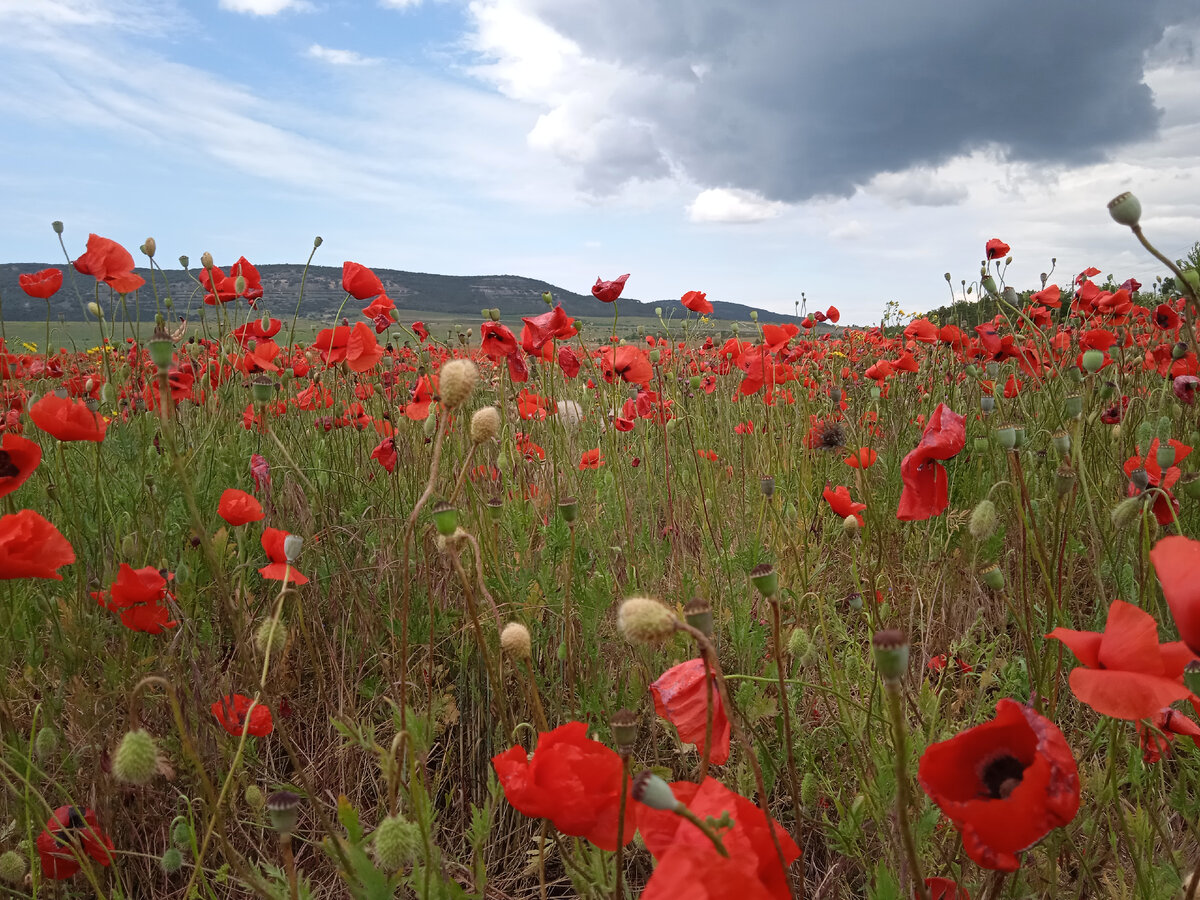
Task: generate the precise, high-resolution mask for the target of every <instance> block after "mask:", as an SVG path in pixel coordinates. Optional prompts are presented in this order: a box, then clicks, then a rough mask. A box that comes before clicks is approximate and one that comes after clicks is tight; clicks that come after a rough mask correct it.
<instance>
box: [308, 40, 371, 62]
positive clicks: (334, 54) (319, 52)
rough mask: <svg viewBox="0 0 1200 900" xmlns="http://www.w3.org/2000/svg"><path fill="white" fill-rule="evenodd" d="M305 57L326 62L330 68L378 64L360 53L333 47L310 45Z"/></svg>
mask: <svg viewBox="0 0 1200 900" xmlns="http://www.w3.org/2000/svg"><path fill="white" fill-rule="evenodd" d="M306 55H307V56H308V57H309V58H311V59H319V60H320V61H321V62H327V63H329V64H330V65H331V66H374V65H378V64H379V62H380V61H379V60H378V59H376V58H375V57H373V56H363V55H362V54H360V53H355V52H354V51H353V50H336V49H334V48H333V47H323V46H321V45H320V44H313V45H311V46H310V47H309V48H308V51H307V53H306Z"/></svg>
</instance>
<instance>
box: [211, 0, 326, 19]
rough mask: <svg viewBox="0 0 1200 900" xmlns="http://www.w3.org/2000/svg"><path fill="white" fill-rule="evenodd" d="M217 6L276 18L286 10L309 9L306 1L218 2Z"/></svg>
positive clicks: (227, 0) (231, 10)
mask: <svg viewBox="0 0 1200 900" xmlns="http://www.w3.org/2000/svg"><path fill="white" fill-rule="evenodd" d="M217 5H218V6H220V7H221V9H227V10H229V11H230V12H237V13H246V14H248V15H252V16H277V15H279V13H281V12H283V11H285V10H288V9H296V10H300V9H311V8H312V7H311V5H310V4H309V3H308V2H306V0H219V2H218V4H217Z"/></svg>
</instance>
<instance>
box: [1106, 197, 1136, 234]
mask: <svg viewBox="0 0 1200 900" xmlns="http://www.w3.org/2000/svg"><path fill="white" fill-rule="evenodd" d="M1108 214H1109V215H1110V216H1112V218H1113V221H1114V222H1116V223H1117V224H1118V225H1128V226H1129V227H1130V228H1133V227H1134V226H1135V225H1137V223H1138V220H1140V219H1141V218H1142V204H1141V202H1140V201H1139V200H1138V198H1137V197H1135V196H1133V194H1131V193H1130V192H1129V191H1125V193H1123V194H1117V196H1115V197H1113V198H1112V199H1111V200H1109V201H1108Z"/></svg>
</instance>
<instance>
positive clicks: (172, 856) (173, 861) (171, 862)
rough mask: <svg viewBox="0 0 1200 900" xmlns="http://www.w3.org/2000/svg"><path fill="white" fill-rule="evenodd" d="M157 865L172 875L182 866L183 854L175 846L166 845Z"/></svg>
mask: <svg viewBox="0 0 1200 900" xmlns="http://www.w3.org/2000/svg"><path fill="white" fill-rule="evenodd" d="M158 865H159V868H161V869H162V870H163V871H164V872H166V873H167V874H168V875H174V874H175V873H176V872H178V871H179V870H180V869H182V868H183V854H182V853H180V852H179V849H178V848H177V847H168V848H167V850H166V852H165V853H164V854H163V855H162V857H161V858H160V859H159V861H158Z"/></svg>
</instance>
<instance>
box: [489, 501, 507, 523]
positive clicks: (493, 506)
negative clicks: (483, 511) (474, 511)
mask: <svg viewBox="0 0 1200 900" xmlns="http://www.w3.org/2000/svg"><path fill="white" fill-rule="evenodd" d="M487 511H488V515H489V516H490V517H491V519H492V521H493V522H498V521H499V520H500V514H501V513H503V512H504V501H503V500H501V499H500V498H499V497H493V498H492V499H491V500H489V501H488V502H487Z"/></svg>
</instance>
